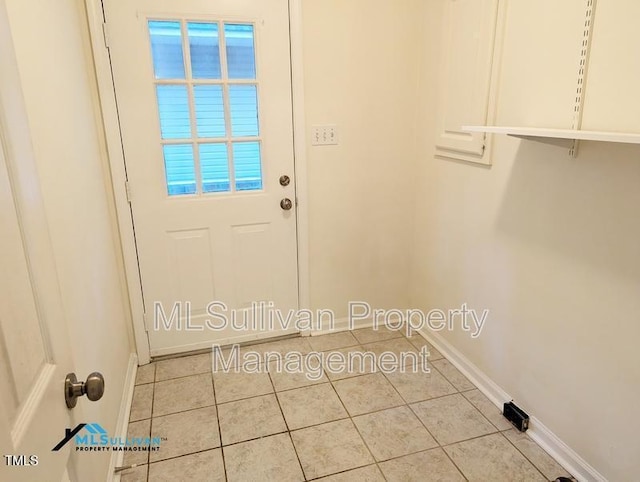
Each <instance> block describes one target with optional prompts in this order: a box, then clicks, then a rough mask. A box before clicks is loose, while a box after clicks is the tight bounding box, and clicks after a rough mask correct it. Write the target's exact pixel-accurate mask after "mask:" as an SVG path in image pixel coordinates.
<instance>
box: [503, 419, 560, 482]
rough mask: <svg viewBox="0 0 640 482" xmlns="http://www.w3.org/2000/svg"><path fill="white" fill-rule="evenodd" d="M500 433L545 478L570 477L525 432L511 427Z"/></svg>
mask: <svg viewBox="0 0 640 482" xmlns="http://www.w3.org/2000/svg"><path fill="white" fill-rule="evenodd" d="M509 425H511V424H509ZM502 434H503V435H504V436H505V437H507V439H509V441H510V442H511V443H512V444H513V445H515V446H516V448H517V449H518V450H520V452H522V453H523V454H524V456H525V457H526V458H528V459H529V461H530V462H531V463H532V464H533V465H535V466H536V467H537V468H538V470H539V471H540V472H542V474H543V475H544V476H545V477H546V478H547V479H549V480H555V479H557V478H558V477H571V475H570V474H569V473H568V472H567V471H566V470H564V469H563V468H562V466H561V465H560V464H559V463H558V462H556V461H555V460H553V458H552V457H551V456H550V455H549V454H548V453H547V452H545V451H544V450H543V449H542V448H541V447H540V446H539V445H538V444H537V443H535V442H534V441H533V440H531V439H530V438H529V436H528V435H527V434H525V433H522V432H518V431H517V430H515V429H513V428H512V429H510V430H507V431H506V432H502Z"/></svg>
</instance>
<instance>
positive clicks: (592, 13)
mask: <svg viewBox="0 0 640 482" xmlns="http://www.w3.org/2000/svg"><path fill="white" fill-rule="evenodd" d="M585 1H586V8H585V14H584V17H585V18H584V30H583V33H582V45H581V48H580V66H579V68H578V85H577V87H576V99H575V103H574V106H573V123H572V126H571V128H572V129H575V130H579V129H581V128H582V114H583V112H584V94H585V91H586V84H587V70H588V69H589V54H590V53H591V41H592V38H593V24H594V20H595V17H596V2H597V0H585ZM578 145H579V142H578V141H577V140H575V141H573V144H572V145H571V147H570V148H569V156H571V157H573V158H575V157H577V155H578Z"/></svg>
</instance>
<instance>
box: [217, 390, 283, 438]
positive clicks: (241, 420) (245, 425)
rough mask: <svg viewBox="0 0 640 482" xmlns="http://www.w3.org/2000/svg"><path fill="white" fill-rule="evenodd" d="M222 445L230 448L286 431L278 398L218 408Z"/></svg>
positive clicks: (251, 399)
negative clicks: (236, 444) (230, 446)
mask: <svg viewBox="0 0 640 482" xmlns="http://www.w3.org/2000/svg"><path fill="white" fill-rule="evenodd" d="M218 418H219V420H220V433H221V434H222V444H223V445H229V444H233V443H237V442H244V441H245V440H250V439H254V438H259V437H264V436H267V435H273V434H276V433H280V432H285V431H286V430H287V425H286V424H285V423H284V418H282V413H281V412H280V406H279V405H278V400H277V399H276V396H275V395H263V396H261V397H254V398H247V399H244V400H238V401H235V402H229V403H223V404H222V405H218Z"/></svg>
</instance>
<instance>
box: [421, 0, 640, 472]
mask: <svg viewBox="0 0 640 482" xmlns="http://www.w3.org/2000/svg"><path fill="white" fill-rule="evenodd" d="M507 3H508V5H509V9H508V12H507V23H506V27H507V28H506V38H505V43H504V45H505V52H504V59H503V65H502V73H501V83H500V91H499V94H498V105H497V121H496V124H497V125H518V124H520V125H539V126H544V124H547V125H546V126H548V127H565V128H568V127H570V122H571V112H570V111H567V109H570V108H571V105H572V103H573V95H574V89H575V78H576V76H577V49H578V48H579V40H580V39H579V38H577V39H576V44H575V45H572V46H569V45H568V44H567V43H566V42H567V41H569V40H570V36H567V30H571V29H573V30H576V25H577V29H578V31H579V27H580V23H581V22H582V18H580V17H579V16H578V17H576V16H575V10H573V8H574V7H575V5H576V4H580V5H581V6H582V7H583V6H584V2H567V4H566V5H564V4H563V7H562V8H561V7H560V5H559V4H558V2H552V1H550V0H549V1H546V0H545V1H544V2H520V1H515V0H514V1H511V2H507ZM606 3H607V2H601V3H599V4H598V7H599V8H600V7H602V9H603V10H602V15H603V17H602V18H610V17H612V16H615V15H614V14H613V11H615V10H616V9H617V10H618V14H617V21H618V22H617V23H618V25H620V24H625V22H624V21H622V19H623V18H624V17H629V18H636V17H637V15H636V14H635V13H633V12H631V11H629V10H628V9H629V8H633V9H635V11H636V13H637V7H636V6H633V7H632V6H631V2H616V5H613V6H611V5H607V6H605V4H606ZM441 6H442V2H436V1H434V2H429V7H428V11H427V13H426V22H427V25H426V26H425V29H424V32H425V39H424V41H423V44H424V45H426V46H427V50H426V53H425V56H424V63H423V70H422V78H421V86H422V92H423V96H422V99H421V104H420V110H421V113H422V115H421V120H420V122H419V123H418V126H417V127H418V136H419V137H420V138H422V143H421V146H420V149H419V150H420V152H419V156H418V164H417V165H416V174H417V179H418V182H417V185H416V189H415V193H416V197H415V205H416V220H415V223H416V225H415V233H416V236H415V239H414V251H413V253H414V257H413V266H414V271H413V275H412V301H413V303H414V304H416V305H418V306H420V307H422V308H424V309H430V308H436V307H438V308H445V309H446V308H449V307H458V306H460V303H462V302H465V301H466V302H468V303H469V304H470V306H471V307H475V308H478V309H480V310H482V309H484V308H489V309H490V310H491V314H490V316H489V319H488V321H487V323H486V327H485V331H484V332H483V334H482V335H481V336H480V338H479V339H477V340H472V339H470V337H469V336H468V335H467V334H465V333H462V332H454V333H447V334H445V335H444V336H445V339H446V340H447V341H449V342H450V343H451V344H453V346H454V347H455V348H457V349H458V350H459V351H461V352H462V353H463V354H464V355H465V356H466V357H467V358H468V359H469V360H470V361H471V362H472V363H474V364H475V365H477V366H478V367H479V368H480V369H481V370H482V371H484V373H486V374H487V375H488V376H489V377H490V378H491V379H492V380H494V381H495V382H496V383H497V384H498V385H499V386H500V387H502V388H503V389H504V390H505V391H506V392H507V393H509V394H510V395H511V396H513V397H514V399H515V401H516V403H518V404H519V405H520V406H522V407H523V408H524V409H525V410H527V411H528V412H529V413H530V414H531V415H533V416H535V417H537V418H538V419H539V420H540V421H541V422H542V423H544V424H545V425H546V426H547V427H548V428H549V429H551V430H552V431H553V432H554V433H555V434H556V435H557V436H558V437H560V439H562V440H563V441H564V442H565V443H566V444H568V445H569V446H570V447H571V448H572V449H574V450H575V451H576V452H578V454H579V455H581V456H582V457H583V458H584V459H585V460H586V461H587V462H588V463H590V464H591V465H592V466H593V467H594V468H596V469H597V470H598V471H599V472H600V473H601V474H602V475H604V476H605V477H607V478H609V480H632V479H634V478H635V477H637V467H638V465H637V464H638V462H637V454H638V453H640V443H639V442H638V440H639V439H638V437H637V429H638V424H637V422H635V421H634V419H633V415H632V414H631V412H630V411H629V410H630V409H631V407H634V406H635V405H637V404H636V402H635V401H636V400H638V397H640V350H638V348H637V341H638V340H639V339H640V296H639V293H640V291H639V290H640V243H638V239H639V238H640V217H638V206H640V190H639V189H638V185H639V181H640V146H630V145H616V144H607V143H590V142H584V143H582V144H581V145H580V147H579V156H578V158H577V159H571V158H569V157H568V156H567V150H566V149H563V148H559V147H555V146H549V145H545V144H539V143H535V142H530V141H520V140H517V139H513V138H508V137H506V136H496V137H495V139H494V142H495V143H494V152H493V155H492V159H493V167H492V168H491V169H486V168H484V167H478V166H475V165H470V164H464V163H457V162H451V161H445V160H440V159H435V158H434V156H433V138H432V134H428V135H427V136H426V137H423V136H422V134H421V133H423V132H427V133H432V132H433V129H434V124H433V116H432V112H433V105H435V104H434V102H435V100H436V96H437V92H435V89H436V86H435V84H433V82H432V81H431V80H430V79H431V78H432V73H433V68H434V66H436V65H438V52H439V51H438V48H437V47H433V45H437V44H438V42H439V32H438V25H437V23H436V22H435V21H434V19H435V18H438V16H439V15H440V9H441ZM605 8H606V9H607V10H606V11H605V10H604V9H605ZM625 8H626V9H627V13H626V14H625V13H624V12H625V10H624V9H625ZM612 9H613V11H612ZM549 12H553V18H551V19H550V18H549V15H548V13H549ZM634 15H635V16H634ZM597 22H598V18H596V25H598V24H597ZM603 22H604V20H603ZM607 22H610V23H609V24H608V25H607V26H606V27H608V28H606V27H605V25H604V24H603V23H601V24H600V27H601V30H596V36H595V37H594V64H593V69H594V70H593V73H594V76H597V78H598V81H597V82H598V85H597V89H595V88H594V90H593V91H589V90H587V106H586V112H585V122H589V123H591V124H592V128H593V127H596V126H595V124H597V127H599V128H601V129H606V128H607V126H612V127H609V128H618V129H624V128H625V127H626V130H631V131H634V130H635V131H636V132H637V131H638V124H637V111H636V115H635V116H632V115H630V110H632V109H634V108H635V107H636V106H637V105H638V96H637V95H634V92H633V91H632V90H629V91H628V92H627V94H628V95H629V96H630V97H631V99H630V100H629V99H627V100H624V98H625V97H626V96H624V95H621V94H620V93H619V91H618V89H619V88H620V86H622V87H623V86H625V85H627V84H628V81H620V80H619V81H618V82H619V86H615V85H613V84H611V85H610V87H609V89H606V88H604V87H603V85H602V82H605V80H603V79H604V78H605V77H606V76H605V72H606V71H605V70H600V69H601V67H600V66H601V65H603V68H604V64H602V62H604V59H606V58H609V59H611V58H614V59H615V58H620V60H621V61H625V60H624V59H625V58H631V57H632V56H630V55H629V50H626V51H625V45H623V44H621V43H620V42H618V43H615V42H609V43H608V46H609V47H608V48H609V51H608V53H606V54H605V53H604V52H602V51H601V49H603V48H605V47H604V42H603V43H600V44H597V43H596V42H597V41H598V40H599V39H601V38H603V37H607V34H609V36H610V34H611V31H612V29H611V27H612V26H613V25H614V24H615V22H613V21H607ZM630 23H631V22H630V21H628V22H626V24H625V25H626V26H627V27H629V24H630ZM534 26H537V27H538V28H534ZM613 30H615V29H613ZM630 32H632V30H631V29H628V30H627V34H630ZM541 33H543V35H540V34H541ZM429 46H431V47H429ZM614 47H615V48H614ZM619 49H622V50H623V52H617V51H618V50H619ZM572 52H575V55H574V54H573V53H572ZM596 59H597V61H596ZM627 65H628V67H627V70H626V71H625V72H624V75H627V76H628V75H636V74H637V75H638V77H637V78H636V81H635V82H634V85H638V79H640V69H637V62H636V63H635V67H634V66H633V64H629V63H627ZM630 65H631V66H630ZM617 69H618V73H619V74H623V72H622V70H624V69H622V67H620V66H618V67H617ZM634 69H635V70H634ZM613 79H615V77H614V76H610V80H613ZM587 89H589V87H588V86H587ZM610 89H613V90H615V92H614V93H613V95H612V96H611V98H610V99H611V100H610V101H607V100H606V99H603V98H602V97H600V96H609V95H610V94H611V92H610ZM636 94H637V93H636ZM620 118H625V119H628V120H629V121H630V122H629V123H627V124H626V126H623V125H620ZM596 120H597V122H596ZM631 121H633V122H636V124H635V125H632V124H631ZM585 127H588V126H587V125H586V124H585Z"/></svg>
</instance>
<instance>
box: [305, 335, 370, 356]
mask: <svg viewBox="0 0 640 482" xmlns="http://www.w3.org/2000/svg"><path fill="white" fill-rule="evenodd" d="M307 340H308V341H309V344H310V345H311V348H313V349H314V350H315V351H327V350H335V349H336V348H345V347H348V346H355V345H357V344H358V340H356V338H355V337H354V336H353V334H352V333H351V332H350V331H341V332H338V333H330V334H328V335H320V336H310V337H309V338H308V339H307Z"/></svg>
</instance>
